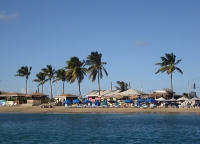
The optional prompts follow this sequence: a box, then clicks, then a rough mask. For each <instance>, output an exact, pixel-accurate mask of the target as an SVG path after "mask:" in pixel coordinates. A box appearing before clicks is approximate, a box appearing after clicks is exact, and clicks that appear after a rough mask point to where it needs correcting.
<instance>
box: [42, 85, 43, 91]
mask: <svg viewBox="0 0 200 144" xmlns="http://www.w3.org/2000/svg"><path fill="white" fill-rule="evenodd" d="M42 93H43V84H42Z"/></svg>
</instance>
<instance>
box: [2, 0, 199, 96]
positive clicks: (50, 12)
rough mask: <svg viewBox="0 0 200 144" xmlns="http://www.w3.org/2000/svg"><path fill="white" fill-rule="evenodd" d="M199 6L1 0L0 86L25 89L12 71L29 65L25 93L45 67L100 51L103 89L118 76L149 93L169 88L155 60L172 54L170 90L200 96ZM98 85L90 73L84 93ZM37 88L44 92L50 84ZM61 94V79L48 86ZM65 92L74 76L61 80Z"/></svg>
mask: <svg viewBox="0 0 200 144" xmlns="http://www.w3.org/2000/svg"><path fill="white" fill-rule="evenodd" d="M199 7H200V1H199V0H192V1H188V0H162V1H160V0H151V1H149V0H109V1H108V0H95V1H94V0H57V1H55V0H42V1H40V0H28V1H27V0H20V1H16V0H0V73H1V75H0V90H1V91H6V92H25V88H26V79H25V77H14V75H15V74H16V72H17V70H18V69H20V68H21V67H22V66H28V67H31V66H32V71H31V75H30V76H29V79H28V93H32V92H35V91H36V90H37V89H38V87H37V85H38V83H36V82H32V80H33V79H35V78H36V74H37V73H39V72H40V71H41V69H42V68H45V67H46V65H52V67H53V68H55V69H56V70H57V69H60V68H63V67H65V66H66V61H68V60H69V59H70V58H71V57H73V56H76V57H78V58H79V59H80V60H85V59H86V57H87V56H88V55H90V54H91V52H95V51H98V52H99V53H101V54H102V62H107V64H106V65H104V67H105V69H106V70H107V72H108V77H106V75H105V74H104V75H103V78H102V79H101V80H100V84H101V85H100V86H101V89H102V90H108V89H111V82H112V89H115V86H117V84H116V82H117V81H124V82H127V83H130V85H131V86H130V87H131V88H134V89H136V90H142V91H143V92H146V93H152V92H154V91H156V90H162V89H163V88H170V75H168V74H167V73H159V74H155V72H156V71H157V70H158V69H159V66H156V65H155V63H157V62H161V58H160V57H161V56H165V54H166V53H174V54H175V55H176V60H179V59H181V60H182V61H181V62H180V63H179V64H178V65H177V67H179V68H180V69H181V70H182V71H183V74H180V73H179V72H177V71H176V72H175V73H173V89H174V91H175V92H176V94H182V93H183V92H185V93H188V92H189V91H196V92H197V95H198V96H200V64H199V61H200V56H199V54H200V53H199V51H200V15H199V14H200V9H199ZM194 83H195V84H196V89H195V90H194V89H193V84H194ZM39 89H40V92H41V87H39ZM97 89H98V82H97V80H96V81H95V82H92V81H91V80H90V79H89V77H88V76H86V77H85V78H84V80H83V81H82V83H81V93H82V95H83V96H84V95H85V94H86V93H88V92H89V91H90V90H97ZM43 93H45V94H49V95H50V83H49V82H47V83H45V84H44V90H43ZM61 93H62V82H61V81H60V82H58V83H54V84H53V95H54V96H55V95H59V94H61ZM65 93H71V94H77V95H78V83H77V81H75V82H74V83H72V84H70V83H65Z"/></svg>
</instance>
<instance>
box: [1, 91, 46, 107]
mask: <svg viewBox="0 0 200 144" xmlns="http://www.w3.org/2000/svg"><path fill="white" fill-rule="evenodd" d="M47 96H48V95H46V94H42V93H38V92H37V91H36V92H35V93H31V94H24V93H18V92H11V93H3V94H0V99H1V100H6V103H7V105H16V104H20V105H27V106H38V105H40V104H42V103H45V100H46V98H47Z"/></svg>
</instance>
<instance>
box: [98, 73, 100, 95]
mask: <svg viewBox="0 0 200 144" xmlns="http://www.w3.org/2000/svg"><path fill="white" fill-rule="evenodd" d="M98 85H99V96H100V78H99V69H98Z"/></svg>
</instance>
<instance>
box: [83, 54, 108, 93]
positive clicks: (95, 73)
mask: <svg viewBox="0 0 200 144" xmlns="http://www.w3.org/2000/svg"><path fill="white" fill-rule="evenodd" d="M101 57H102V54H101V53H98V52H97V51H96V52H91V54H90V55H89V56H88V57H87V60H86V65H88V66H89V68H88V73H89V79H91V78H92V82H94V81H95V80H96V77H98V86H99V95H100V79H102V77H103V73H102V70H103V71H104V73H105V74H106V76H108V73H107V71H106V69H105V68H104V67H103V65H105V64H107V63H106V62H102V61H101Z"/></svg>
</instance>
